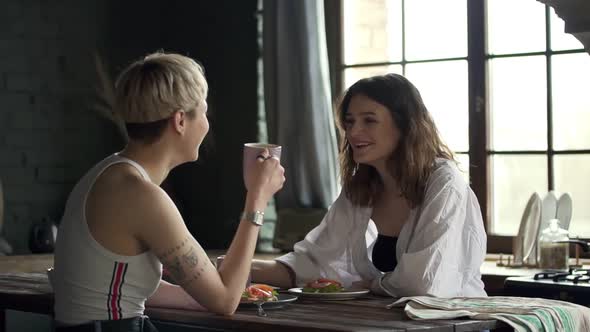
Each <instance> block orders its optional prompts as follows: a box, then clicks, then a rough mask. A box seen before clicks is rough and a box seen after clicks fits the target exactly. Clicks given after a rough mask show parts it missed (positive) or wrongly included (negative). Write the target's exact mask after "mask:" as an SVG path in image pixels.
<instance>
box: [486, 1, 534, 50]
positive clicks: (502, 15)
mask: <svg viewBox="0 0 590 332" xmlns="http://www.w3.org/2000/svg"><path fill="white" fill-rule="evenodd" d="M486 2H487V31H488V52H489V53H490V54H507V53H525V52H537V51H544V50H545V5H544V4H542V3H540V2H537V1H524V0H518V1H506V0H488V1H486Z"/></svg>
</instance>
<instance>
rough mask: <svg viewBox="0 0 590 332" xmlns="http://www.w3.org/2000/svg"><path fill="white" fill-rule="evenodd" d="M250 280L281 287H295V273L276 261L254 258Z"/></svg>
mask: <svg viewBox="0 0 590 332" xmlns="http://www.w3.org/2000/svg"><path fill="white" fill-rule="evenodd" d="M251 271H252V281H253V282H257V283H264V284H269V285H272V286H278V287H282V288H290V287H295V273H294V272H293V270H291V268H290V267H288V266H286V265H285V264H282V263H279V262H277V261H267V260H260V259H254V260H253V261H252V270H251Z"/></svg>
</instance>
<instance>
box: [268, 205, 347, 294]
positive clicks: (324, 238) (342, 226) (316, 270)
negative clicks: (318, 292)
mask: <svg viewBox="0 0 590 332" xmlns="http://www.w3.org/2000/svg"><path fill="white" fill-rule="evenodd" d="M352 214H353V211H352V207H351V204H350V202H349V201H348V200H347V199H346V197H345V195H344V194H343V193H341V194H340V196H339V197H338V198H337V199H336V201H334V203H333V204H332V206H330V208H329V209H328V212H327V213H326V215H325V216H324V218H323V220H322V222H321V223H320V224H319V225H318V226H317V227H315V228H314V229H313V230H311V231H310V232H309V233H308V234H307V235H306V236H305V239H303V240H302V241H300V242H297V243H296V244H295V246H294V248H293V249H294V250H293V252H291V253H288V254H286V255H283V256H281V257H278V258H277V259H276V260H277V261H279V262H281V263H283V264H286V265H287V266H289V267H291V269H293V271H294V272H295V274H296V283H297V284H298V285H302V284H304V283H306V282H307V281H309V280H313V279H317V278H319V277H331V278H340V277H341V276H340V273H339V272H338V269H337V268H335V266H334V265H335V264H338V263H340V262H342V256H343V254H344V252H345V251H346V247H347V242H348V241H347V238H348V237H349V236H350V232H351V227H352V216H351V215H352Z"/></svg>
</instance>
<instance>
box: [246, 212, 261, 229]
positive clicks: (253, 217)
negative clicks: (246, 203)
mask: <svg viewBox="0 0 590 332" xmlns="http://www.w3.org/2000/svg"><path fill="white" fill-rule="evenodd" d="M242 219H244V220H247V221H250V222H251V223H253V224H255V225H258V226H262V224H263V223H264V213H263V212H260V211H255V212H244V213H243V214H242Z"/></svg>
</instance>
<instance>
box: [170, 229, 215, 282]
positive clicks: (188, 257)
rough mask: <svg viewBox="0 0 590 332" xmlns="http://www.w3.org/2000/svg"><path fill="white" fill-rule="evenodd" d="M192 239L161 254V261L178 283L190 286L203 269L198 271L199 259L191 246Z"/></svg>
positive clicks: (187, 239)
mask: <svg viewBox="0 0 590 332" xmlns="http://www.w3.org/2000/svg"><path fill="white" fill-rule="evenodd" d="M190 241H191V239H190V237H187V238H185V239H184V240H182V242H181V243H179V244H178V245H176V246H174V247H172V248H170V249H168V250H166V251H164V252H162V253H160V255H159V256H160V259H161V260H162V263H164V265H165V266H166V268H167V269H168V271H169V272H170V274H171V275H172V277H173V278H174V280H175V281H176V282H177V283H182V284H188V283H191V282H193V281H195V280H197V279H198V278H199V277H200V276H201V273H202V272H204V269H203V267H201V268H199V269H197V266H198V264H199V257H198V255H197V250H196V249H195V247H194V246H192V245H191V244H190Z"/></svg>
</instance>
